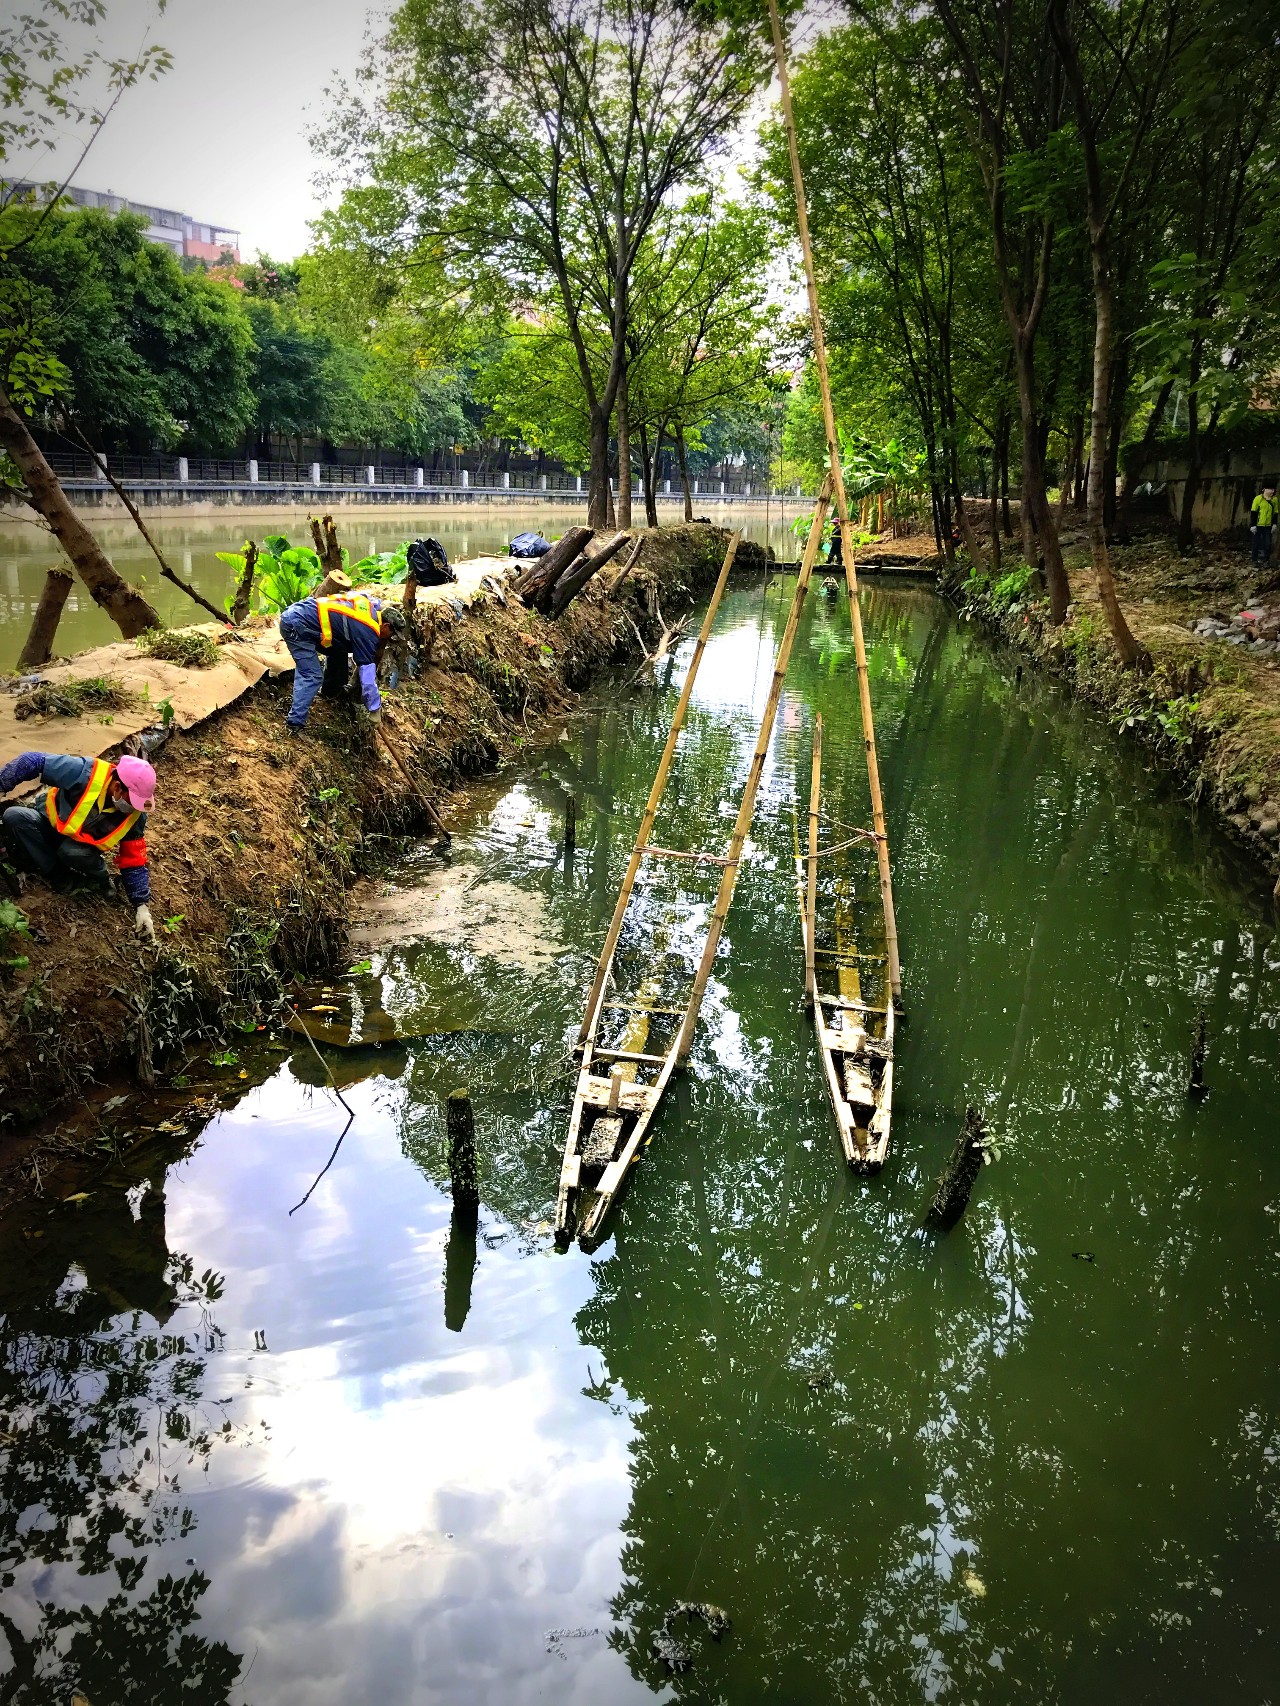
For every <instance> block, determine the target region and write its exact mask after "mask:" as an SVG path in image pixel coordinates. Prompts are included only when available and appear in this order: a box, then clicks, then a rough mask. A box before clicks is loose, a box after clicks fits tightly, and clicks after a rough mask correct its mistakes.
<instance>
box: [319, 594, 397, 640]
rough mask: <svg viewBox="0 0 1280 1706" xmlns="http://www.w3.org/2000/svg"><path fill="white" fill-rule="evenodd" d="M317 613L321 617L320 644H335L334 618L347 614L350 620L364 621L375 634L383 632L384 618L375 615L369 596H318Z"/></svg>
mask: <svg viewBox="0 0 1280 1706" xmlns="http://www.w3.org/2000/svg"><path fill="white" fill-rule="evenodd" d="M316 615H317V616H318V617H319V618H320V644H321V645H322V646H326V647H327V646H331V645H332V644H333V619H334V617H335V616H345V617H346V618H347V620H348V621H350V622H363V623H364V625H365V627H366V628H372V629H373V631H374V633H375V634H379V633H381V632H382V618H381V617H380V616H375V615H374V613H373V606H372V605H371V604H370V602H369V600H368V599H367V598H317V599H316Z"/></svg>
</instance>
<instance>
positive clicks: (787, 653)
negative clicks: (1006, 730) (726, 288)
mask: <svg viewBox="0 0 1280 1706" xmlns="http://www.w3.org/2000/svg"><path fill="white" fill-rule="evenodd" d="M830 503H831V475H830V474H828V475H827V476H826V478H825V479H824V480H823V482H822V490H821V491H820V492H819V493H818V501H817V503H816V504H815V505H814V510H813V523H812V525H811V526H810V528H809V538H808V542H807V543H806V545H805V548H804V556H803V557H802V558H801V559H800V573H799V576H798V577H797V579H796V590H795V594H794V596H793V597H792V600H791V610H790V612H789V613H788V616H787V625H786V627H785V629H784V630H783V633H782V644H781V645H780V646H779V647H778V659H777V662H776V663H775V664H774V666H773V680H772V681H771V682H770V684H769V697H768V699H767V700H766V701H765V707H764V715H763V716H762V717H761V719H760V730H759V733H758V734H757V735H756V747H755V751H754V752H753V753H752V755H751V768H750V769H749V770H748V772H747V784H746V787H745V788H744V789H743V790H742V800H741V803H740V804H739V806H738V815H737V817H736V818H735V819H734V822H733V834H732V835H731V836H730V837H729V852H728V856H727V858H726V859H725V863H724V874H723V875H722V877H721V878H720V888H719V890H718V891H717V894H716V903H715V909H714V911H713V912H712V914H711V928H710V929H709V930H708V932H707V940H706V945H705V946H704V948H703V950H702V958H701V960H700V961H699V962H698V970H697V973H696V975H695V977H694V980H693V994H692V995H691V996H690V997H689V1006H688V1009H687V1011H686V1012H685V1016H684V1023H683V1024H682V1025H681V1027H680V1038H679V1041H678V1043H677V1045H676V1060H677V1062H679V1061H683V1060H684V1059H685V1057H686V1056H687V1055H688V1053H689V1050H690V1048H691V1047H692V1045H693V1033H694V1030H695V1028H696V1026H697V1023H698V1013H699V1011H700V1010H701V1007H702V998H703V996H704V995H705V994H706V991H707V980H708V979H709V978H710V976H711V967H712V964H713V962H714V961H715V957H716V950H717V948H718V947H719V946H720V937H721V934H722V932H723V930H724V924H725V919H726V918H727V917H728V916H729V903H730V901H732V899H733V890H734V885H735V884H736V882H737V880H738V866H739V864H740V863H741V860H742V849H743V846H744V844H745V842H746V839H747V832H748V830H749V829H750V828H751V819H752V818H753V817H754V815H755V809H756V794H757V792H758V790H759V787H760V778H761V776H762V775H763V774H764V761H765V758H766V756H767V755H768V751H769V742H770V740H771V739H772V737H773V725H774V721H775V719H776V718H777V715H778V703H779V701H780V700H781V698H782V684H783V682H784V681H785V680H786V678H787V666H788V665H789V664H790V662H791V648H792V647H793V646H794V645H795V639H796V629H797V628H798V627H799V626H800V612H801V610H802V609H803V608H804V599H805V594H806V593H807V592H808V590H809V582H810V580H811V579H812V577H813V565H814V564H815V563H816V562H817V560H818V552H819V550H820V549H821V547H822V533H823V529H824V527H825V526H826V521H827V510H828V508H829V506H830Z"/></svg>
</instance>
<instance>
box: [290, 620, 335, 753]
mask: <svg viewBox="0 0 1280 1706" xmlns="http://www.w3.org/2000/svg"><path fill="white" fill-rule="evenodd" d="M280 638H281V639H282V640H283V641H284V643H285V645H286V646H288V648H289V656H290V657H291V658H292V659H293V704H292V705H291V706H290V707H289V716H288V723H289V726H290V728H294V729H300V728H301V727H302V725H303V724H304V723H305V722H306V720H307V713H308V711H310V709H311V706H312V704H313V702H314V700H315V696H316V694H317V693H319V691H320V689H321V687H323V688H324V694H325V698H326V699H336V698H338V697H340V696H341V694H342V691H343V689H344V688H345V686H346V684H347V676H348V675H349V674H350V671H351V654H350V652H349V651H348V650H347V648H346V647H345V646H338V645H334V646H331V647H330V648H329V650H328V651H327V652H324V653H323V654H322V653H321V650H320V647H319V645H318V644H317V643H316V639H315V636H314V635H312V634H308V633H305V632H302V631H300V630H299V629H298V628H296V627H295V626H294V624H293V623H292V622H283V621H282V622H281V624H280Z"/></svg>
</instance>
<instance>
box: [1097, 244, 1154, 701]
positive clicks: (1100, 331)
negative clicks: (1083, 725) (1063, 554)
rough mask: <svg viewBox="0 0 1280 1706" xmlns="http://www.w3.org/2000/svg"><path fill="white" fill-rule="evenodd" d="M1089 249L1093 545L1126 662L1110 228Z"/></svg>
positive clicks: (1137, 651) (1131, 644)
mask: <svg viewBox="0 0 1280 1706" xmlns="http://www.w3.org/2000/svg"><path fill="white" fill-rule="evenodd" d="M1090 224H1091V229H1090V233H1089V250H1090V254H1091V256H1092V260H1093V301H1094V309H1095V313H1096V316H1097V319H1096V325H1095V330H1094V337H1093V410H1092V415H1091V418H1090V421H1089V510H1088V515H1089V548H1090V553H1091V555H1092V557H1093V572H1094V574H1095V575H1096V576H1097V581H1098V593H1099V596H1100V597H1101V599H1102V608H1103V609H1104V610H1105V611H1106V613H1107V621H1108V623H1109V624H1110V626H1111V633H1112V637H1113V638H1114V640H1115V642H1116V649H1117V650H1118V651H1119V653H1120V657H1121V660H1122V662H1123V663H1124V664H1125V666H1126V667H1130V666H1132V665H1133V664H1136V663H1137V662H1138V661H1139V660H1140V659H1141V657H1142V655H1143V653H1142V648H1141V647H1140V646H1139V644H1138V642H1137V641H1136V640H1135V639H1134V637H1133V634H1132V633H1131V632H1130V629H1129V624H1128V623H1127V622H1126V621H1125V619H1124V611H1123V610H1121V608H1120V600H1119V599H1118V598H1117V597H1116V583H1115V577H1114V576H1113V575H1112V573H1111V556H1110V553H1109V552H1108V550H1107V442H1108V438H1109V435H1110V429H1111V420H1110V409H1111V326H1112V316H1113V313H1114V308H1115V303H1114V298H1113V295H1112V289H1111V265H1110V258H1109V256H1108V254H1107V237H1106V231H1105V229H1103V228H1102V227H1100V226H1099V225H1097V224H1094V223H1093V222H1092V221H1091V222H1090Z"/></svg>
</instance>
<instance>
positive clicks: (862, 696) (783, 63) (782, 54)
mask: <svg viewBox="0 0 1280 1706" xmlns="http://www.w3.org/2000/svg"><path fill="white" fill-rule="evenodd" d="M769 24H770V27H771V28H772V31H773V51H774V57H775V58H776V60H777V63H778V82H779V84H780V85H781V88H782V118H783V123H784V124H785V126H786V131H787V147H788V150H789V152H790V155H791V182H792V185H793V187H794V189H795V196H796V216H797V219H798V222H799V227H800V248H801V250H802V251H803V254H804V276H805V284H806V287H807V289H808V293H809V319H810V321H811V322H812V325H813V359H814V365H815V366H816V367H817V369H818V385H819V387H820V389H821V391H822V418H823V423H824V425H825V427H826V434H827V459H828V463H829V465H830V468H831V480H832V486H833V490H834V494H835V506H836V514H837V516H838V517H839V519H840V537H841V540H842V541H843V546H844V549H843V552H842V555H843V557H844V578H845V585H846V587H847V588H848V591H849V619H850V621H851V623H852V625H853V650H854V656H855V659H856V661H857V667H858V708H859V711H860V713H861V716H862V740H863V745H864V746H865V748H866V754H867V781H868V783H869V784H870V787H871V818H872V824H873V826H874V828H875V832H876V857H877V860H878V862H879V866H880V900H881V904H882V905H883V907H884V933H885V943H886V948H887V953H888V959H889V978H890V982H891V984H892V988H893V994H894V999H895V1000H897V999H898V998H900V997H901V995H902V967H901V965H900V963H899V960H898V925H897V919H896V917H895V915H894V907H893V878H892V876H891V874H890V870H889V835H888V831H887V829H886V827H885V817H884V798H883V796H882V794H881V792H880V761H879V758H878V756H877V754H876V730H875V718H874V716H873V714H872V710H871V684H870V681H869V679H868V676H867V648H866V644H865V642H864V641H863V637H862V611H861V609H860V608H859V605H858V572H857V569H856V568H855V567H854V562H853V528H852V527H851V525H850V523H849V503H848V499H847V498H846V496H845V490H844V469H843V467H842V465H841V462H840V440H839V438H838V437H837V435H836V417H835V410H834V408H833V407H832V403H831V375H830V371H829V369H828V367H827V343H826V338H825V337H824V335H823V330H822V312H821V309H820V308H819V306H818V281H817V275H816V273H815V271H814V265H813V245H812V243H811V242H810V240H809V208H808V204H807V202H806V200H805V193H804V174H803V172H802V171H801V170H800V150H799V146H798V144H797V142H796V124H795V114H794V113H793V111H792V107H791V81H790V78H789V77H788V76H787V50H786V45H785V43H784V41H783V37H782V21H781V19H780V18H779V17H778V4H777V0H769Z"/></svg>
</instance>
